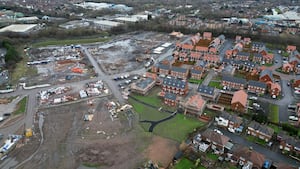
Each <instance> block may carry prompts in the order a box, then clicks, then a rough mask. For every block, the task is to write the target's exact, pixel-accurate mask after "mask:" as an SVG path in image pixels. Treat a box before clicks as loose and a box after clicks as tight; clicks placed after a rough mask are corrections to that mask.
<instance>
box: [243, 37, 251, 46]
mask: <svg viewBox="0 0 300 169" xmlns="http://www.w3.org/2000/svg"><path fill="white" fill-rule="evenodd" d="M243 41H244V44H246V45H250V43H251V38H248V37H245V38H244V40H243Z"/></svg>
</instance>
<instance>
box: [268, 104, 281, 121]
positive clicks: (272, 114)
mask: <svg viewBox="0 0 300 169" xmlns="http://www.w3.org/2000/svg"><path fill="white" fill-rule="evenodd" d="M268 120H269V121H270V122H272V123H278V122H279V107H278V105H274V104H270V105H269V115H268Z"/></svg>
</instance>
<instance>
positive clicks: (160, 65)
mask: <svg viewBox="0 0 300 169" xmlns="http://www.w3.org/2000/svg"><path fill="white" fill-rule="evenodd" d="M157 67H158V68H159V69H165V70H169V69H170V66H169V65H165V64H158V65H157Z"/></svg>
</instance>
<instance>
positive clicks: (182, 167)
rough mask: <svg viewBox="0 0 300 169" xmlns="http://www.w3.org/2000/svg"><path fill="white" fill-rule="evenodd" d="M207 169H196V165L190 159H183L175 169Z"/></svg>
mask: <svg viewBox="0 0 300 169" xmlns="http://www.w3.org/2000/svg"><path fill="white" fill-rule="evenodd" d="M190 168H193V169H205V167H203V166H201V165H200V166H198V167H195V165H194V163H193V162H192V161H190V160H189V159H186V158H183V159H181V160H180V161H179V162H178V163H177V164H176V165H175V167H174V169H190Z"/></svg>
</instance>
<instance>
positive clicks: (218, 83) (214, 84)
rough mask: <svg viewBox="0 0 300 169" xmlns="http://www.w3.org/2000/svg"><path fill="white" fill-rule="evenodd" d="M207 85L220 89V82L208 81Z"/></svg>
mask: <svg viewBox="0 0 300 169" xmlns="http://www.w3.org/2000/svg"><path fill="white" fill-rule="evenodd" d="M208 86H210V87H215V88H217V89H222V86H221V82H216V81H210V82H209V84H208Z"/></svg>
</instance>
